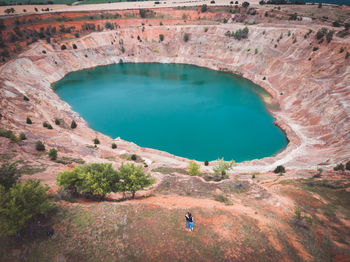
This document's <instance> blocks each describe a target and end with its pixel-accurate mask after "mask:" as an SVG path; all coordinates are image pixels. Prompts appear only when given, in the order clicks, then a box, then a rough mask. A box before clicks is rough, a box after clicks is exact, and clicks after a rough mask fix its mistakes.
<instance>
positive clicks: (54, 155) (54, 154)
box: [49, 148, 57, 160]
mask: <svg viewBox="0 0 350 262" xmlns="http://www.w3.org/2000/svg"><path fill="white" fill-rule="evenodd" d="M49 158H50V159H51V160H56V159H57V149H56V148H51V149H50V151H49Z"/></svg>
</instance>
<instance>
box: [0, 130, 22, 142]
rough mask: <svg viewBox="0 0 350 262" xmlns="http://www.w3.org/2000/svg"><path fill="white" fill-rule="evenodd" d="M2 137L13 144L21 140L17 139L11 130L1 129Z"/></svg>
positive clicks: (0, 135) (0, 134)
mask: <svg viewBox="0 0 350 262" xmlns="http://www.w3.org/2000/svg"><path fill="white" fill-rule="evenodd" d="M0 137H6V138H8V139H10V140H11V141H13V142H18V141H20V138H19V137H17V136H16V135H15V134H14V133H13V132H12V131H11V130H6V129H2V128H0Z"/></svg>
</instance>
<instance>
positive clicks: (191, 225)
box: [188, 213, 193, 231]
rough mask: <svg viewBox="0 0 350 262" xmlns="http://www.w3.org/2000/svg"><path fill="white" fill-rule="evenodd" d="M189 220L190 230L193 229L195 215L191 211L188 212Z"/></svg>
mask: <svg viewBox="0 0 350 262" xmlns="http://www.w3.org/2000/svg"><path fill="white" fill-rule="evenodd" d="M188 221H189V226H190V231H193V216H192V214H191V213H189V214H188Z"/></svg>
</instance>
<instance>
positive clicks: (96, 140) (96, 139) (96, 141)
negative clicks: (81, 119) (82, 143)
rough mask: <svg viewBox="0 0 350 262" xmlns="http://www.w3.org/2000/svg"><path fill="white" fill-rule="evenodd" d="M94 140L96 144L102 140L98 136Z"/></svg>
mask: <svg viewBox="0 0 350 262" xmlns="http://www.w3.org/2000/svg"><path fill="white" fill-rule="evenodd" d="M92 141H93V142H94V144H95V145H98V144H99V143H100V140H98V138H97V137H96V138H95V139H94V140H92Z"/></svg>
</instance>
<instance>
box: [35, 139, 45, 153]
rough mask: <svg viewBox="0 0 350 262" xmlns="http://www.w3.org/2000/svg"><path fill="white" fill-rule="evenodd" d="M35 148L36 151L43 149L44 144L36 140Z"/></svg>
mask: <svg viewBox="0 0 350 262" xmlns="http://www.w3.org/2000/svg"><path fill="white" fill-rule="evenodd" d="M35 149H36V150H38V151H45V145H44V144H43V143H42V142H41V141H40V140H38V141H36V143H35Z"/></svg>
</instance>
